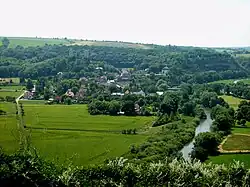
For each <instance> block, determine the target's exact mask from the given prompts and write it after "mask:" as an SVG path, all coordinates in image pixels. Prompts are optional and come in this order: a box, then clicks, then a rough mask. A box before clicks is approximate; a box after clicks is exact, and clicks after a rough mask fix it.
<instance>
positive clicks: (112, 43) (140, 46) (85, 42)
mask: <svg viewBox="0 0 250 187" xmlns="http://www.w3.org/2000/svg"><path fill="white" fill-rule="evenodd" d="M70 45H89V46H107V47H124V48H138V49H151V46H149V45H145V44H137V43H128V42H116V41H92V40H74V43H72V44H70Z"/></svg>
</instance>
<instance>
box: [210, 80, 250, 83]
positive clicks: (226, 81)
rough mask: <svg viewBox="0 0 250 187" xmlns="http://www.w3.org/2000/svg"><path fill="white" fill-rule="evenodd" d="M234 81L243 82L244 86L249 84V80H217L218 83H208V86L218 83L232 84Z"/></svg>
mask: <svg viewBox="0 0 250 187" xmlns="http://www.w3.org/2000/svg"><path fill="white" fill-rule="evenodd" d="M235 81H238V82H243V83H245V84H250V79H228V80H219V81H214V82H210V83H209V84H218V83H223V84H233V83H234V82H235Z"/></svg>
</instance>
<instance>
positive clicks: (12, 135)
mask: <svg viewBox="0 0 250 187" xmlns="http://www.w3.org/2000/svg"><path fill="white" fill-rule="evenodd" d="M0 93H1V92H0ZM0 110H4V111H6V112H7V115H3V116H0V147H2V148H3V149H4V150H6V151H7V152H12V151H15V150H16V149H17V148H18V139H19V138H18V137H19V136H18V131H17V120H16V114H15V112H16V108H15V105H14V104H13V103H5V102H0Z"/></svg>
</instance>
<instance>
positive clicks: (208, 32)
mask: <svg viewBox="0 0 250 187" xmlns="http://www.w3.org/2000/svg"><path fill="white" fill-rule="evenodd" d="M1 5H2V7H4V8H2V9H1V11H0V16H1V17H2V18H3V19H2V27H1V30H0V36H8V37H36V36H37V37H43V38H64V37H67V38H72V39H88V40H101V41H102V40H105V41H124V42H133V43H147V44H152V43H153V44H159V45H168V44H171V45H180V46H201V47H247V46H250V20H249V17H250V1H248V0H190V1H185V0H175V1H174V0H165V1H164V0H155V1H142V0H136V1H135V0H134V1H132V0H127V1H123V0H122V1H118V0H116V1H115V0H106V1H105V2H103V1H98V0H91V1H90V0H82V1H80V0H71V1H66V0H61V1H57V0H54V1H49V0H44V1H37V0H22V1H18V0H2V2H1Z"/></svg>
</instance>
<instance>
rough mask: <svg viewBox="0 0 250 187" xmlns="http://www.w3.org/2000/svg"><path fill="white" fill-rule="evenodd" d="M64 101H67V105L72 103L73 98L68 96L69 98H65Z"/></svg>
mask: <svg viewBox="0 0 250 187" xmlns="http://www.w3.org/2000/svg"><path fill="white" fill-rule="evenodd" d="M64 103H65V104H66V105H72V99H71V98H69V97H67V98H66V99H65V100H64Z"/></svg>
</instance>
